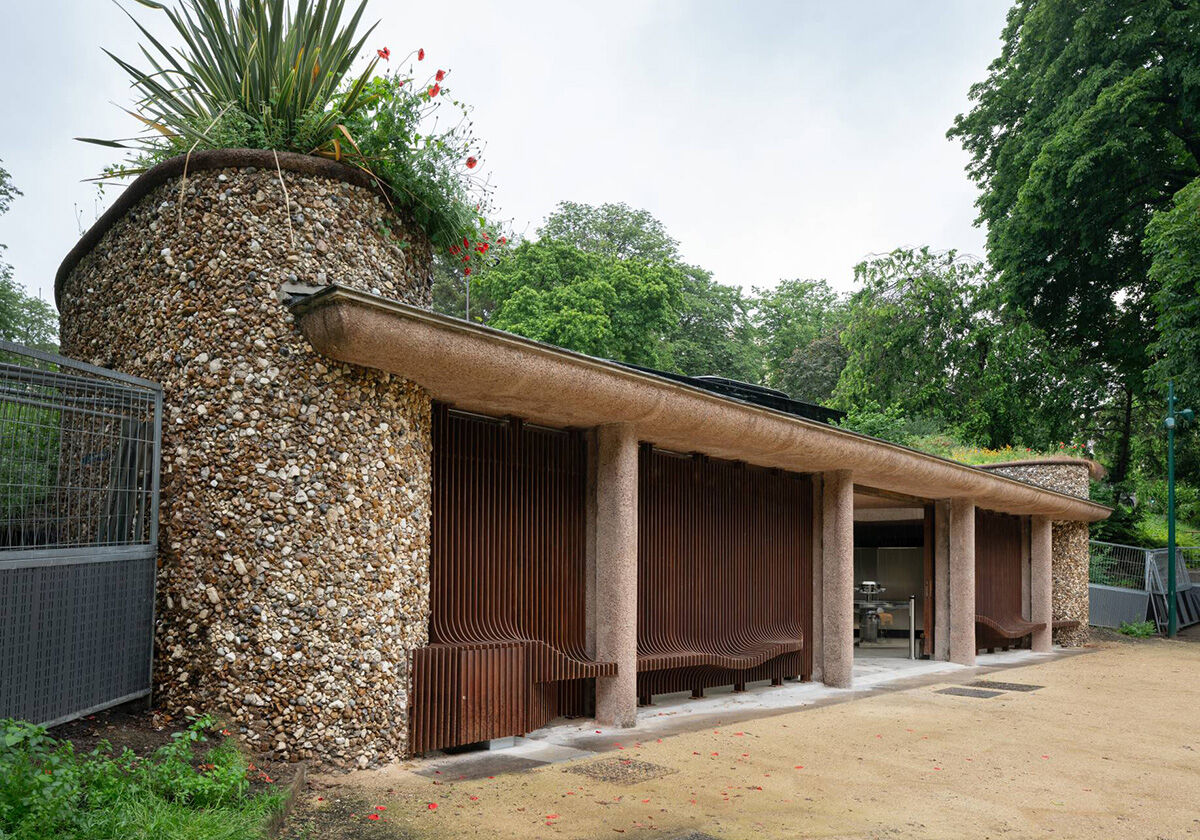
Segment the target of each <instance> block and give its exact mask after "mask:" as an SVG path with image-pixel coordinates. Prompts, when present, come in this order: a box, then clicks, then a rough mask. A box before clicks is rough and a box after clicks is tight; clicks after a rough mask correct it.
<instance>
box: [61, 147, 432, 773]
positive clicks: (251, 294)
mask: <svg viewBox="0 0 1200 840" xmlns="http://www.w3.org/2000/svg"><path fill="white" fill-rule="evenodd" d="M431 278H432V275H431V250H430V245H429V243H428V240H427V239H426V237H425V236H424V234H423V233H422V232H421V231H420V230H418V229H416V228H415V226H414V225H413V224H412V223H411V222H409V221H408V220H406V219H404V218H402V217H401V216H399V215H397V214H396V213H395V212H394V210H393V209H392V207H391V205H390V204H389V202H388V201H387V199H385V198H384V197H383V196H382V195H381V194H380V193H379V192H378V191H376V190H375V189H373V188H372V185H371V182H370V180H369V179H368V177H367V176H365V175H364V174H363V173H361V172H359V171H357V170H355V169H352V168H350V167H347V166H344V165H341V164H337V163H334V162H332V161H327V160H323V159H320V158H315V157H310V156H304V155H291V154H283V153H280V154H279V155H278V156H276V155H275V154H274V153H272V152H269V151H265V152H264V151H252V150H236V149H235V150H218V151H211V152H202V153H197V154H193V155H191V157H190V159H188V160H187V161H186V162H185V161H184V159H183V158H176V159H173V160H170V161H166V162H164V163H162V164H160V165H159V166H157V167H155V168H154V169H151V170H150V171H149V172H147V173H146V174H144V175H142V176H141V177H140V178H139V179H138V180H137V181H135V182H133V183H132V184H130V185H129V186H128V187H127V188H126V190H125V192H124V193H123V194H122V195H121V196H120V197H119V198H118V200H117V202H116V204H115V205H114V206H113V208H112V209H111V210H110V211H109V212H108V213H106V214H105V215H104V216H103V217H102V218H101V219H100V220H99V221H98V222H97V223H96V225H95V226H94V227H93V228H92V230H90V231H89V232H88V233H87V234H86V235H85V236H84V237H83V239H82V240H81V241H80V243H79V244H78V245H77V246H76V248H75V249H74V250H73V251H72V252H71V254H69V255H68V257H67V259H66V260H65V261H64V263H63V265H62V268H61V269H60V270H59V275H58V279H57V287H56V293H57V297H58V303H59V308H60V312H61V336H62V349H63V352H64V353H65V354H66V355H68V356H72V357H74V358H78V359H83V360H86V361H89V362H93V363H95V364H100V365H105V366H108V367H113V368H115V369H117V370H120V371H124V372H126V373H130V374H134V375H136V376H141V377H145V378H147V379H151V380H155V381H157V382H160V383H161V384H162V386H163V390H164V414H163V445H162V501H161V506H160V513H159V515H160V523H161V525H160V535H161V536H160V544H159V575H158V600H157V626H156V640H155V669H154V679H155V700H156V704H158V705H160V706H163V707H165V708H167V709H169V710H172V711H175V712H180V713H183V712H193V711H194V712H196V713H199V712H206V711H211V712H214V713H216V714H217V715H218V716H221V717H222V718H223V719H224V720H226V721H227V722H228V725H229V727H230V728H231V729H233V730H234V731H235V732H237V733H239V734H240V736H241V737H242V738H243V739H244V740H245V742H246V743H247V744H248V745H249V746H250V747H251V749H253V750H256V751H261V752H269V753H270V754H271V755H272V756H273V757H275V758H278V759H287V760H299V759H310V760H315V761H318V762H321V763H325V764H332V765H343V766H367V765H369V764H372V763H375V762H377V761H383V760H387V759H390V758H394V757H397V756H401V755H403V754H404V752H405V747H406V743H407V715H406V712H407V692H408V667H409V665H408V663H409V652H410V651H411V650H412V649H413V648H415V647H419V646H420V645H422V644H424V643H425V641H426V637H427V628H428V612H429V515H430V510H429V506H430V401H429V398H428V396H427V395H426V394H425V393H424V392H423V391H422V390H421V389H420V388H418V387H417V386H415V385H413V384H411V383H408V382H405V381H404V380H402V379H398V378H396V377H393V376H389V375H388V374H385V373H381V372H378V371H371V370H365V369H361V368H352V367H349V366H346V365H343V364H339V363H335V362H332V361H330V360H328V359H326V358H323V357H321V356H319V355H317V354H316V352H315V351H314V350H313V349H312V348H311V347H310V346H309V344H308V342H307V341H306V340H305V339H304V338H303V336H301V335H300V333H299V332H298V330H297V329H296V328H295V326H294V324H293V322H292V318H291V316H290V315H289V313H288V311H287V308H286V306H285V304H284V299H285V297H286V295H287V294H288V293H289V292H295V291H296V290H297V288H302V287H304V286H321V285H325V284H332V283H336V284H338V285H342V286H348V287H353V288H357V289H361V290H364V291H369V292H374V293H378V294H381V295H383V296H385V297H388V298H393V299H396V300H401V301H404V302H407V303H411V304H415V305H419V306H428V305H429V303H430V294H431V282H432V279H431Z"/></svg>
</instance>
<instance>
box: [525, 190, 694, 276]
mask: <svg viewBox="0 0 1200 840" xmlns="http://www.w3.org/2000/svg"><path fill="white" fill-rule="evenodd" d="M538 235H539V236H540V237H541V238H542V239H554V240H557V241H559V242H567V243H569V244H571V245H574V246H575V247H576V248H578V249H579V250H581V251H587V252H588V253H589V254H598V255H599V256H602V257H613V258H615V259H622V260H629V259H639V260H645V261H646V262H649V263H656V262H676V261H678V260H679V243H678V242H676V241H675V240H674V239H672V238H671V237H670V236H668V235H667V231H666V228H665V227H663V223H662V222H660V221H659V220H658V219H656V218H654V216H652V215H651V214H650V212H649V211H647V210H636V209H634V208H632V207H630V206H629V205H628V204H625V203H624V202H621V203H619V204H601V205H598V206H597V205H592V204H579V203H576V202H574V201H561V202H559V204H558V206H557V207H556V208H554V212H553V213H551V214H550V215H549V216H548V217H546V222H545V224H543V225H542V226H541V227H540V228H539V229H538Z"/></svg>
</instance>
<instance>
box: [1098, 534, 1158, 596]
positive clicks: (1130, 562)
mask: <svg viewBox="0 0 1200 840" xmlns="http://www.w3.org/2000/svg"><path fill="white" fill-rule="evenodd" d="M1088 549H1089V552H1088V583H1096V584H1100V585H1101V586H1117V587H1120V588H1122V589H1145V588H1146V549H1144V548H1138V547H1137V546H1132V545H1118V544H1116V543H1106V542H1098V541H1096V540H1092V541H1091V542H1090V543H1088Z"/></svg>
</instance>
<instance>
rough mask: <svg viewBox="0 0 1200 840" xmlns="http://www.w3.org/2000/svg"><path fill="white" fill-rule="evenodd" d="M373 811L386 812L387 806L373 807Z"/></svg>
mask: <svg viewBox="0 0 1200 840" xmlns="http://www.w3.org/2000/svg"><path fill="white" fill-rule="evenodd" d="M375 810H376V811H386V810H387V806H386V805H376V806H375Z"/></svg>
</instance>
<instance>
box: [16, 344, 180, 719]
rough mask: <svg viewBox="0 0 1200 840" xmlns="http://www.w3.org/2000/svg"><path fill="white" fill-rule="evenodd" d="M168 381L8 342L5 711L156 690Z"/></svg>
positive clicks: (74, 709)
mask: <svg viewBox="0 0 1200 840" xmlns="http://www.w3.org/2000/svg"><path fill="white" fill-rule="evenodd" d="M161 440H162V389H161V388H160V387H159V386H158V385H156V384H155V383H153V382H147V381H146V380H143V379H137V378H135V377H132V376H126V375H124V374H121V373H117V372H115V371H110V370H105V369H103V368H98V367H95V366H94V365H89V364H84V363H82V362H76V361H72V360H70V359H66V358H63V357H62V356H57V355H54V354H52V353H45V352H42V351H39V350H33V349H30V348H27V347H21V346H20V345H16V344H12V343H9V342H5V341H0V717H15V718H20V719H24V720H30V721H33V722H35V723H40V724H43V725H53V724H56V723H61V722H62V721H65V720H70V719H71V718H75V717H79V716H81V715H85V714H88V713H90V712H93V711H95V710H97V709H102V708H105V707H108V706H113V705H116V704H118V703H123V702H125V701H128V700H133V699H136V698H138V697H146V696H148V695H149V694H150V673H151V664H152V662H151V657H152V652H153V635H154V580H155V554H156V546H157V543H158V487H159V462H160V457H159V456H160V449H161Z"/></svg>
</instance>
